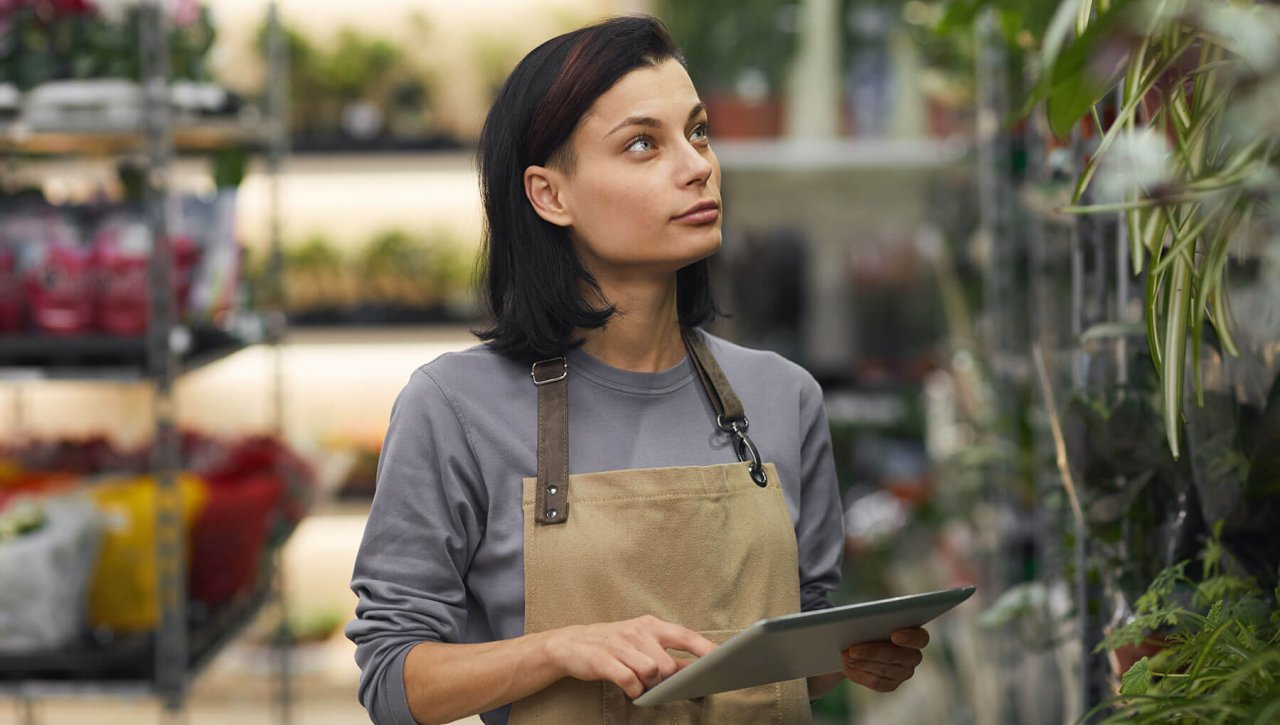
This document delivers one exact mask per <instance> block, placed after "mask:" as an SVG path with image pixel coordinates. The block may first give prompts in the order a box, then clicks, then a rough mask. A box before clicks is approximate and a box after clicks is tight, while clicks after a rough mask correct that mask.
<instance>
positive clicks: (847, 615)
mask: <svg viewBox="0 0 1280 725" xmlns="http://www.w3.org/2000/svg"><path fill="white" fill-rule="evenodd" d="M973 592H974V587H971V586H969V587H958V588H956V589H944V590H941V591H936V592H928V593H926V594H913V595H911V596H906V597H894V598H892V599H879V600H876V601H874V602H863V603H861V604H850V605H848V606H844V607H835V608H833V609H820V610H817V611H814V612H801V613H799V614H786V615H783V616H781V617H771V618H769V619H762V620H760V621H758V622H756V623H755V624H753V625H751V626H750V627H747V628H746V629H744V630H742V631H741V632H739V633H737V634H735V635H734V636H733V637H730V638H729V639H728V640H725V642H724V644H722V645H720V646H719V647H717V648H715V649H714V650H712V651H711V652H710V653H708V654H707V656H705V657H703V658H701V659H699V660H698V661H696V662H694V663H693V664H691V665H689V666H688V667H685V668H684V669H683V670H680V671H679V672H677V673H675V674H674V675H672V676H670V677H668V678H667V679H665V680H663V681H662V682H659V683H658V684H657V685H655V686H654V687H653V689H651V690H649V691H648V692H645V693H644V694H642V695H640V697H637V698H636V699H635V704H637V705H661V704H663V703H665V702H673V701H675V700H686V699H690V698H694V697H702V696H704V695H710V694H712V693H716V692H725V691H728V690H737V689H740V688H743V687H754V686H756V685H766V684H769V683H772V682H782V681H784V680H797V679H800V678H804V677H812V676H813V675H821V674H826V673H828V672H839V671H840V670H841V669H843V663H842V661H841V652H843V651H844V650H846V649H848V648H849V647H850V646H851V645H854V644H857V643H859V642H879V641H883V640H887V639H889V634H890V633H891V632H893V631H894V630H896V629H905V628H910V627H919V626H922V625H924V624H925V623H927V622H929V621H930V620H932V619H933V618H934V617H937V616H938V615H940V614H942V613H943V612H945V611H947V610H948V609H951V608H952V607H954V606H956V605H957V604H959V603H960V602H963V601H964V600H966V599H968V598H969V597H970V596H971V595H972V594H973Z"/></svg>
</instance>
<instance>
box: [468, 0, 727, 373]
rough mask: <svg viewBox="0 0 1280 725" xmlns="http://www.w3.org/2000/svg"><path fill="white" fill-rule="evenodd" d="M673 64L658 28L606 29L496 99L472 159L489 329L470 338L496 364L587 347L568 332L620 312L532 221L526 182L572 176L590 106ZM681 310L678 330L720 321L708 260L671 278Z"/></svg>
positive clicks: (643, 23) (568, 39) (540, 57)
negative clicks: (565, 172) (480, 210)
mask: <svg viewBox="0 0 1280 725" xmlns="http://www.w3.org/2000/svg"><path fill="white" fill-rule="evenodd" d="M669 59H675V60H676V61H678V62H679V63H680V64H681V65H684V64H685V59H684V55H683V54H682V53H681V51H680V49H679V48H678V47H677V46H676V44H675V41H673V40H672V38H671V34H670V33H669V32H668V31H667V29H666V27H665V26H664V25H663V24H662V23H661V22H660V21H658V20H657V19H655V18H651V17H647V16H629V17H620V18H612V19H609V20H605V21H602V22H599V23H596V24H594V25H590V26H588V27H585V28H581V29H579V30H575V31H573V32H570V33H565V34H564V35H560V36H557V37H555V38H552V39H551V40H548V41H547V42H545V43H543V44H542V45H540V46H538V47H537V48H535V49H533V50H532V51H531V52H530V53H529V54H528V55H527V56H525V57H524V59H523V60H521V61H520V64H519V65H517V66H516V68H515V70H514V71H512V72H511V75H510V76H509V77H508V78H507V81H506V83H504V84H503V85H502V89H501V90H499V91H498V95H497V98H496V99H495V100H494V102H493V107H492V108H491V109H490V110H489V116H488V118H486V119H485V122H484V129H483V130H482V131H481V133H480V147H479V151H478V154H477V156H478V166H479V169H480V194H481V198H482V200H483V203H484V214H485V234H484V246H483V250H482V253H481V257H480V265H481V267H480V270H479V272H480V275H479V276H480V278H481V279H482V280H483V281H484V287H485V291H484V296H485V300H484V302H485V303H486V304H485V306H486V307H487V308H488V312H489V314H490V315H491V316H492V319H491V323H490V326H489V327H486V328H483V329H479V330H476V331H475V333H476V334H477V335H478V336H479V337H480V339H482V340H484V341H486V342H488V343H489V344H490V345H491V346H492V347H493V348H494V349H495V350H496V351H497V352H499V353H501V354H503V355H505V356H507V357H509V358H512V359H515V360H519V361H522V362H532V361H535V360H540V359H545V358H551V357H558V356H560V355H563V354H565V353H566V352H567V351H569V350H570V349H572V348H575V347H577V346H579V345H581V344H582V339H581V338H580V337H576V336H575V330H579V329H596V328H600V327H604V326H605V324H607V323H608V321H609V318H610V317H612V316H613V315H614V313H615V312H616V311H617V310H616V308H615V307H613V306H612V305H610V304H608V300H605V299H604V295H603V294H602V293H601V291H600V287H599V285H598V284H597V283H596V280H595V279H594V277H592V275H591V273H590V272H589V271H588V270H587V269H586V267H585V266H584V265H583V264H582V261H581V260H580V259H579V258H578V255H577V252H576V251H575V250H574V247H573V243H572V240H571V239H570V235H569V230H568V229H566V228H563V227H559V226H556V225H555V224H552V223H550V222H548V221H546V220H544V219H542V217H539V216H538V215H537V213H536V212H535V211H534V209H533V205H532V204H531V203H530V202H529V200H528V198H527V197H526V196H525V192H524V170H525V169H526V168H527V167H529V166H533V165H537V166H559V167H560V168H571V167H572V164H573V163H574V160H573V156H572V153H571V150H570V147H569V145H568V142H569V137H570V136H571V135H572V133H573V131H574V129H575V128H576V127H577V125H578V122H579V120H580V119H581V118H582V117H583V115H585V114H586V112H587V110H588V109H589V108H590V107H591V105H592V104H593V103H595V101H596V99H597V98H599V97H600V96H601V95H603V94H604V93H605V92H606V91H608V90H609V89H610V88H612V87H613V85H614V84H615V83H617V82H618V81H619V80H620V79H621V78H622V77H623V76H625V75H626V74H627V73H630V72H631V71H633V70H635V69H637V68H644V67H653V66H656V65H658V64H660V63H662V62H664V61H666V60H669ZM584 290H585V291H588V292H589V294H588V295H584V294H583V292H584ZM587 297H592V298H594V300H595V302H597V303H599V304H601V305H603V306H598V305H597V304H593V303H592V300H589V299H587ZM676 301H677V308H678V313H679V318H680V323H681V324H682V325H685V326H689V327H693V326H697V325H702V324H705V323H706V322H708V321H710V320H711V319H713V318H714V317H715V316H716V315H717V314H719V311H718V309H717V308H716V304H715V301H714V300H713V299H712V297H711V290H710V283H709V274H708V269H707V261H706V260H705V259H704V260H701V261H698V262H695V263H694V264H691V265H689V266H687V267H684V268H683V269H681V270H679V271H678V272H677V273H676Z"/></svg>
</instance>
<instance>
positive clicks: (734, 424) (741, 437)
mask: <svg viewBox="0 0 1280 725" xmlns="http://www.w3.org/2000/svg"><path fill="white" fill-rule="evenodd" d="M716 425H718V426H719V427H720V430H723V431H725V432H726V433H731V434H732V435H733V447H734V450H735V451H736V452H737V454H738V460H739V461H742V462H743V463H748V464H750V465H748V466H747V473H749V474H750V475H751V480H752V481H755V484H756V485H757V486H760V487H761V488H764V487H765V486H766V485H767V484H768V483H769V477H768V475H766V474H765V472H764V464H763V463H762V462H761V461H760V451H759V450H757V449H756V444H755V443H752V442H751V439H750V438H748V437H747V427H748V426H749V425H751V423H750V422H749V421H748V420H747V417H746V416H745V415H744V416H743V417H742V419H741V420H733V421H729V420H725V418H724V416H723V415H718V416H716Z"/></svg>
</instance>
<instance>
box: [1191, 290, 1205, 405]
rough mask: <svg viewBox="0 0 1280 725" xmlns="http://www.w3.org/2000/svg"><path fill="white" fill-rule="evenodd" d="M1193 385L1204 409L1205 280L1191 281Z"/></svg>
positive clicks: (1198, 403) (1197, 403) (1199, 402)
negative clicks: (1203, 342)
mask: <svg viewBox="0 0 1280 725" xmlns="http://www.w3.org/2000/svg"><path fill="white" fill-rule="evenodd" d="M1191 287H1192V292H1191V384H1192V386H1193V387H1194V388H1195V393H1196V405H1197V406H1199V407H1201V408H1203V407H1204V374H1203V372H1202V371H1201V365H1200V343H1201V342H1202V341H1203V340H1204V318H1205V314H1206V306H1205V300H1204V297H1202V296H1201V294H1202V291H1203V289H1204V287H1205V284H1204V280H1197V279H1192V281H1191Z"/></svg>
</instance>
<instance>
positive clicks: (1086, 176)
mask: <svg viewBox="0 0 1280 725" xmlns="http://www.w3.org/2000/svg"><path fill="white" fill-rule="evenodd" d="M1192 42H1193V41H1190V40H1188V41H1184V42H1183V43H1182V44H1181V45H1179V46H1177V48H1176V49H1175V51H1176V54H1174V55H1168V54H1163V55H1158V56H1155V57H1153V58H1152V59H1151V65H1150V68H1149V70H1148V71H1147V72H1145V73H1144V74H1143V79H1142V82H1141V83H1140V85H1139V87H1138V90H1137V91H1136V92H1135V93H1134V94H1133V95H1132V96H1131V97H1127V98H1125V99H1124V103H1123V105H1121V107H1120V109H1119V110H1118V111H1117V112H1116V120H1115V123H1114V124H1113V125H1112V126H1111V128H1109V129H1107V132H1106V133H1105V134H1103V136H1102V139H1101V140H1100V141H1099V142H1098V147H1097V148H1096V149H1095V150H1094V152H1093V155H1092V156H1091V157H1090V158H1089V160H1088V161H1086V162H1085V165H1084V167H1083V168H1082V169H1081V170H1080V176H1079V177H1078V178H1077V179H1076V185H1075V189H1074V190H1073V191H1072V193H1071V203H1073V204H1075V203H1078V202H1079V201H1080V199H1081V197H1083V196H1084V190H1085V189H1086V188H1088V186H1089V182H1090V180H1092V179H1093V175H1094V174H1095V173H1096V172H1097V170H1098V162H1099V160H1100V159H1101V158H1102V156H1103V154H1105V153H1106V151H1107V148H1108V147H1110V146H1111V144H1112V143H1114V142H1115V139H1116V137H1117V136H1118V135H1119V133H1120V130H1121V129H1123V128H1125V127H1127V125H1128V120H1129V118H1130V117H1131V116H1132V115H1133V114H1134V113H1136V112H1137V109H1138V107H1139V106H1140V105H1142V99H1143V97H1145V96H1146V95H1147V94H1148V93H1150V92H1151V89H1152V88H1155V85H1156V83H1157V82H1158V81H1159V80H1160V78H1161V76H1162V75H1163V74H1164V73H1165V71H1167V70H1169V68H1171V67H1173V64H1174V63H1175V62H1177V59H1178V54H1181V53H1183V52H1185V51H1186V49H1187V48H1189V47H1191V44H1192ZM1161 107H1162V108H1163V104H1162V106H1161Z"/></svg>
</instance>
